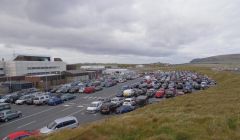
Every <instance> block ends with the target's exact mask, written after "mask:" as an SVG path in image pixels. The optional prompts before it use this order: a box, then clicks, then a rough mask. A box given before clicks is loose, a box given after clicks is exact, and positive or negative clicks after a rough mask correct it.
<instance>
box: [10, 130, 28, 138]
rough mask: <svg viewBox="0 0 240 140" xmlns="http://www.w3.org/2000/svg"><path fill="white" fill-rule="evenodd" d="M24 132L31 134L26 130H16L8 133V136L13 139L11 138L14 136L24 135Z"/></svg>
mask: <svg viewBox="0 0 240 140" xmlns="http://www.w3.org/2000/svg"><path fill="white" fill-rule="evenodd" d="M26 134H31V133H30V132H28V131H17V132H14V133H11V134H9V135H8V137H9V138H11V139H13V138H16V137H18V136H21V135H26Z"/></svg>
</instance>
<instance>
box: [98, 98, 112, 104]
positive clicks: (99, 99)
mask: <svg viewBox="0 0 240 140" xmlns="http://www.w3.org/2000/svg"><path fill="white" fill-rule="evenodd" d="M98 101H101V102H102V103H108V102H111V99H109V98H98Z"/></svg>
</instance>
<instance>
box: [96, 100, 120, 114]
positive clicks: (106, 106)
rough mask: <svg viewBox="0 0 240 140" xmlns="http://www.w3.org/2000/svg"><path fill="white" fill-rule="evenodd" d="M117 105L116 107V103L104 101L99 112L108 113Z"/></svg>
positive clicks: (114, 109)
mask: <svg viewBox="0 0 240 140" xmlns="http://www.w3.org/2000/svg"><path fill="white" fill-rule="evenodd" d="M117 107H118V106H117V104H114V103H111V102H108V103H104V104H103V105H102V106H101V109H100V112H101V114H110V113H112V112H115V111H116V109H117Z"/></svg>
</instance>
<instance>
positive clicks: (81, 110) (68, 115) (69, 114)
mask: <svg viewBox="0 0 240 140" xmlns="http://www.w3.org/2000/svg"><path fill="white" fill-rule="evenodd" d="M83 110H85V108H83V109H81V110H78V111H76V112H73V113H72V114H69V115H68V116H73V115H75V114H78V113H79V112H81V111H83Z"/></svg>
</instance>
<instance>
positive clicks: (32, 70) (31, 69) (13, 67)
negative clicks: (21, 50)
mask: <svg viewBox="0 0 240 140" xmlns="http://www.w3.org/2000/svg"><path fill="white" fill-rule="evenodd" d="M2 63H3V65H5V68H4V69H5V70H4V72H5V75H6V76H9V77H14V76H27V75H41V74H53V73H55V74H56V73H60V72H63V71H66V63H64V62H63V61H61V59H54V60H53V61H51V57H48V56H29V55H18V56H16V57H15V58H14V59H13V60H10V61H6V62H2ZM0 70H1V65H0ZM0 74H1V71H0Z"/></svg>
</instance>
